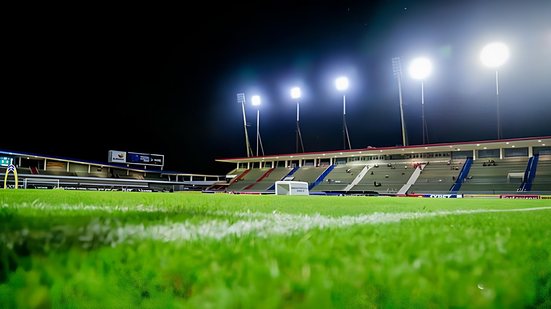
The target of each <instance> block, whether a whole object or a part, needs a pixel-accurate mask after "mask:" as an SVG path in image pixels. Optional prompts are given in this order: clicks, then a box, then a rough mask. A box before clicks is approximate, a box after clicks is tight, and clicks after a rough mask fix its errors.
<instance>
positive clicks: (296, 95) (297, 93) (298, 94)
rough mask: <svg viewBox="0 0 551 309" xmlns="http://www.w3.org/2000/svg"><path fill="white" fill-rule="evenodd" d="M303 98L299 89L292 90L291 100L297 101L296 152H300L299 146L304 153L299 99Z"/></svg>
mask: <svg viewBox="0 0 551 309" xmlns="http://www.w3.org/2000/svg"><path fill="white" fill-rule="evenodd" d="M301 96H302V93H301V91H300V88H299V87H293V88H291V98H292V99H294V100H296V101H297V128H296V152H297V153H298V152H299V145H300V147H301V148H300V149H301V150H302V152H304V144H303V143H302V134H301V133H300V116H299V115H300V104H299V99H300V97H301Z"/></svg>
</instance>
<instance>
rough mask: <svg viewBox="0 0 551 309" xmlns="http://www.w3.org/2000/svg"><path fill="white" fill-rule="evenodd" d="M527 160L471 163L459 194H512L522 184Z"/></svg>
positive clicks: (478, 161) (516, 159) (497, 160)
mask: <svg viewBox="0 0 551 309" xmlns="http://www.w3.org/2000/svg"><path fill="white" fill-rule="evenodd" d="M527 163H528V158H514V159H491V160H486V159H479V160H476V161H474V162H473V165H472V167H471V170H470V172H469V175H468V176H467V178H466V179H465V182H464V183H463V185H462V186H461V190H460V191H459V192H460V193H496V194H499V193H513V192H516V191H517V189H518V188H519V186H520V185H521V183H522V177H523V176H520V177H519V176H518V175H524V172H525V170H526V165H527Z"/></svg>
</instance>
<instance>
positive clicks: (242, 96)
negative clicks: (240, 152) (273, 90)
mask: <svg viewBox="0 0 551 309" xmlns="http://www.w3.org/2000/svg"><path fill="white" fill-rule="evenodd" d="M237 103H240V104H241V108H242V109H243V129H244V130H245V147H246V148H247V157H250V156H251V154H252V152H253V151H252V149H251V144H250V143H249V134H248V133H247V117H246V116H245V94H244V93H242V92H240V93H238V94H237Z"/></svg>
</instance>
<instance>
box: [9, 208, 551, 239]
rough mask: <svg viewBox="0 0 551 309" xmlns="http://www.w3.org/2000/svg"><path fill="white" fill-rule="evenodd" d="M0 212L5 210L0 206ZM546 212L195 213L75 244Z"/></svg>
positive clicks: (97, 230)
mask: <svg viewBox="0 0 551 309" xmlns="http://www.w3.org/2000/svg"><path fill="white" fill-rule="evenodd" d="M2 207H7V206H6V205H2ZM12 207H15V208H35V209H44V210H53V209H55V210H57V209H59V210H75V211H83V210H85V211H86V210H88V211H98V210H99V211H106V212H109V213H111V212H117V211H120V212H126V211H143V212H155V211H158V212H168V211H178V210H184V209H185V208H174V209H170V208H157V207H154V206H143V205H140V206H130V207H127V206H122V207H120V206H119V207H113V206H84V205H80V206H78V205H77V206H73V205H56V206H51V205H43V204H39V203H31V204H20V205H16V206H12ZM541 210H551V206H548V207H533V208H515V209H474V210H449V211H433V212H398V213H372V214H366V215H357V216H341V217H331V216H324V215H320V214H313V215H301V214H282V213H279V212H277V211H274V212H273V213H260V212H249V211H247V212H231V211H211V212H205V213H200V214H198V216H197V217H195V219H199V222H187V221H185V222H170V221H169V219H168V218H167V221H166V222H165V223H164V224H156V225H150V226H147V225H143V224H129V225H119V224H116V226H112V225H110V224H109V223H103V222H100V221H99V220H95V221H93V222H91V223H90V224H88V225H87V226H85V227H83V228H82V229H81V230H80V233H81V234H80V237H79V238H80V239H81V240H82V241H83V242H86V241H88V240H91V239H96V240H101V241H102V242H103V243H106V244H110V245H112V246H115V245H117V244H120V243H124V242H127V241H134V240H140V239H153V240H158V241H165V242H177V241H192V240H203V239H214V240H220V239H223V238H226V237H241V236H245V235H255V236H257V237H263V238H264V237H269V236H273V235H293V234H300V233H304V232H306V231H309V230H312V229H329V228H343V227H348V226H353V225H368V224H388V223H396V222H400V221H402V220H414V219H423V218H432V217H442V216H457V215H471V214H483V213H509V212H531V211H541ZM205 215H206V216H209V215H214V216H217V217H226V218H227V219H218V218H217V219H212V218H208V217H203V216H205Z"/></svg>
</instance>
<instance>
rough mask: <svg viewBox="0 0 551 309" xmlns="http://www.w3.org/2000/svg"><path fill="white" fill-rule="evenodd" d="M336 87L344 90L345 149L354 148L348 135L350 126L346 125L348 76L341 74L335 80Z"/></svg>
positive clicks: (343, 130) (343, 125)
mask: <svg viewBox="0 0 551 309" xmlns="http://www.w3.org/2000/svg"><path fill="white" fill-rule="evenodd" d="M335 87H337V90H339V91H342V92H343V95H342V139H343V149H346V148H347V146H348V149H352V145H351V144H350V136H349V135H348V126H347V125H346V95H345V94H344V91H346V90H347V89H348V78H347V77H345V76H341V77H339V78H337V79H336V80H335Z"/></svg>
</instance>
